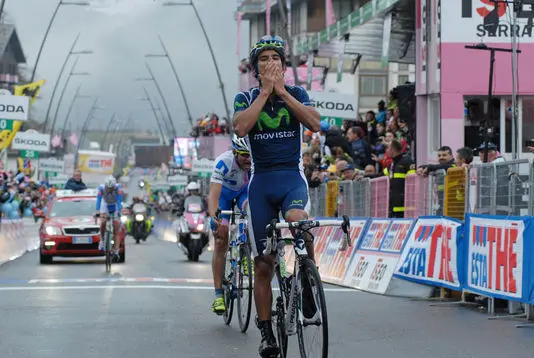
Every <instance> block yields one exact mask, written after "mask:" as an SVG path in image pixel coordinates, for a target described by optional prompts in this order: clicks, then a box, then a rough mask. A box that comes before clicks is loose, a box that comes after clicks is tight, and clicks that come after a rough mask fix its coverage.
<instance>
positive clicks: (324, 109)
mask: <svg viewBox="0 0 534 358" xmlns="http://www.w3.org/2000/svg"><path fill="white" fill-rule="evenodd" d="M308 93H309V95H310V101H311V104H312V106H314V107H315V109H316V110H317V111H318V112H319V114H320V115H321V117H337V118H343V119H356V117H357V116H358V101H357V99H356V95H352V94H342V93H335V92H315V91H310V92H308Z"/></svg>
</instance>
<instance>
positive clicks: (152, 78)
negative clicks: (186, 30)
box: [136, 62, 176, 137]
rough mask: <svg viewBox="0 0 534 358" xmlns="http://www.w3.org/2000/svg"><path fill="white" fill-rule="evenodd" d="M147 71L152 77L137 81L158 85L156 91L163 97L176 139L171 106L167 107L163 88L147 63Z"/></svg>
mask: <svg viewBox="0 0 534 358" xmlns="http://www.w3.org/2000/svg"><path fill="white" fill-rule="evenodd" d="M145 66H146V69H147V70H148V73H149V74H150V77H148V78H138V79H136V81H154V84H155V85H156V89H157V90H158V92H159V95H160V96H161V100H162V101H163V106H164V107H165V111H166V112H167V116H168V118H169V123H170V124H171V128H172V131H173V135H174V136H175V137H176V127H175V126H174V122H173V121H172V117H171V112H170V111H169V106H168V105H167V101H166V100H165V96H164V95H163V92H162V91H161V87H160V86H159V83H158V81H157V80H156V78H155V77H154V73H153V72H152V69H151V68H150V66H149V65H148V63H146V62H145Z"/></svg>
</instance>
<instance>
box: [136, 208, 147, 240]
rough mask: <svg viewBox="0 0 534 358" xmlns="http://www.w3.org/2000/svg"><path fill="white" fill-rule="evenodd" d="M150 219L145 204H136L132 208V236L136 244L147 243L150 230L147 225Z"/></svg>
mask: <svg viewBox="0 0 534 358" xmlns="http://www.w3.org/2000/svg"><path fill="white" fill-rule="evenodd" d="M147 219H148V213H147V209H146V206H145V205H143V204H135V205H134V206H133V208H132V236H133V238H134V239H135V243H136V244H138V243H139V241H141V240H143V241H146V239H147V237H148V234H149V230H148V228H147V225H146V220H147Z"/></svg>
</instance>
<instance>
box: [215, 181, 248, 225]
mask: <svg viewBox="0 0 534 358" xmlns="http://www.w3.org/2000/svg"><path fill="white" fill-rule="evenodd" d="M234 199H235V200H236V201H237V207H238V208H239V210H243V204H244V203H245V201H246V200H247V187H246V186H245V187H244V188H243V189H241V190H240V191H233V190H230V189H227V188H225V187H224V186H223V188H222V191H221V196H220V197H219V208H220V209H221V210H232V209H233V208H232V202H233V201H234ZM221 219H223V220H230V215H221Z"/></svg>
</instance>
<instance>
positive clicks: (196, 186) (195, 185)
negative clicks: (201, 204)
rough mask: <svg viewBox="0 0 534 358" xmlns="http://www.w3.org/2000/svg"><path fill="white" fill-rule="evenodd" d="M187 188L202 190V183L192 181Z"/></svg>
mask: <svg viewBox="0 0 534 358" xmlns="http://www.w3.org/2000/svg"><path fill="white" fill-rule="evenodd" d="M187 190H188V191H192V190H200V185H198V183H197V182H196V181H192V182H191V183H189V184H187Z"/></svg>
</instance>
